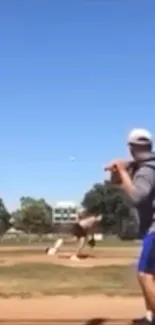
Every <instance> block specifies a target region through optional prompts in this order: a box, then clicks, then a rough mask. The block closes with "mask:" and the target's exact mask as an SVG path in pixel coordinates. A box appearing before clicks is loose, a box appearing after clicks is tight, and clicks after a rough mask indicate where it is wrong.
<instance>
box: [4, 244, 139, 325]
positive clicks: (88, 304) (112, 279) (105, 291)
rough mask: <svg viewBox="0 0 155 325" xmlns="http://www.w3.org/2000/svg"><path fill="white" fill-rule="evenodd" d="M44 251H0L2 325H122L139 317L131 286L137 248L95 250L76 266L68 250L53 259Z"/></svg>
mask: <svg viewBox="0 0 155 325" xmlns="http://www.w3.org/2000/svg"><path fill="white" fill-rule="evenodd" d="M45 248H46V246H45V245H39V246H37V245H33V246H30V245H29V246H1V247H0V306H1V320H0V322H2V323H3V324H4V323H5V324H6V323H10V322H11V323H12V324H13V321H14V322H15V323H16V324H17V323H18V322H20V324H22V322H26V323H25V324H28V323H29V324H30V321H31V322H32V323H33V324H34V322H35V321H36V323H37V324H39V323H40V324H45V323H46V322H47V321H48V324H50V323H52V322H53V324H56V323H57V324H58V323H59V324H60V323H64V322H65V321H66V322H70V323H76V324H77V323H78V324H86V323H87V322H88V321H93V322H98V323H90V324H92V325H93V324H99V323H100V324H101V323H103V322H105V321H107V320H108V319H110V322H111V319H113V321H114V320H115V323H116V321H117V323H119V324H120V323H122V322H123V323H124V319H130V318H132V317H135V316H139V315H140V314H141V313H142V312H143V302H142V300H141V298H140V290H139V286H138V283H137V280H136V276H135V271H136V258H137V255H138V254H139V247H138V246H126V247H124V246H110V247H108V246H106V247H104V246H98V247H96V248H95V249H94V251H93V252H91V255H88V256H87V255H86V256H83V258H82V259H81V261H80V262H72V261H71V260H70V259H69V257H70V255H71V253H72V252H73V250H74V247H73V245H69V246H66V247H65V248H63V250H61V252H60V253H59V254H58V256H56V257H51V256H48V255H46V254H45Z"/></svg>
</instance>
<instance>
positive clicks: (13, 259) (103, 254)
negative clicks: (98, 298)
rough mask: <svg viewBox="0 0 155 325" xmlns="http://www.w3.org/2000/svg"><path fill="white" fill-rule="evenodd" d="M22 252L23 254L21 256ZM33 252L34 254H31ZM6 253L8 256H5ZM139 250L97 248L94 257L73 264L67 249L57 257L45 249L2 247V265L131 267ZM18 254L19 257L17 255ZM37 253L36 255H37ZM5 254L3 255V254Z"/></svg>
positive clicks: (0, 250) (131, 248)
mask: <svg viewBox="0 0 155 325" xmlns="http://www.w3.org/2000/svg"><path fill="white" fill-rule="evenodd" d="M20 250H21V254H20ZM31 250H32V252H30V251H31ZM5 251H6V255H5ZM138 251H139V248H135V247H117V248H114V247H97V248H96V249H95V250H94V252H93V256H94V257H88V258H83V259H81V261H80V262H72V261H71V260H70V259H69V257H70V256H71V254H72V252H73V250H72V252H69V249H68V252H66V249H65V250H64V251H62V252H61V253H59V254H58V256H56V257H52V256H47V255H46V254H45V253H44V247H36V246H32V247H30V246H29V247H27V246H25V247H24V246H23V247H22V246H20V247H15V246H12V247H10V246H9V247H4V246H1V247H0V253H1V256H0V265H14V264H16V263H29V262H33V263H34V262H36V263H42V262H43V263H55V264H60V265H66V266H83V267H91V266H95V265H96V266H100V265H107V266H108V265H114V264H115V265H116V264H117V265H129V264H131V263H133V262H135V260H136V256H137V255H138ZM16 252H17V255H16ZM35 252H36V253H35ZM2 253H3V254H2Z"/></svg>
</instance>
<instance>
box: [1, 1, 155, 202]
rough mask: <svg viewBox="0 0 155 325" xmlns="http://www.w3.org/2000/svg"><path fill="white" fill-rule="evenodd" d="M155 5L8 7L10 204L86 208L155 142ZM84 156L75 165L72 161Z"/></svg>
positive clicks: (4, 167)
mask: <svg viewBox="0 0 155 325" xmlns="http://www.w3.org/2000/svg"><path fill="white" fill-rule="evenodd" d="M154 32H155V1H154V0H152V1H151V0H133V1H132V0H55V1H54V0H25V1H21V0H1V1H0V149H1V150H0V153H1V156H0V195H1V196H2V197H3V199H4V201H5V203H6V205H7V206H8V207H9V208H14V207H16V206H17V204H18V198H19V197H20V196H22V195H32V196H35V197H45V198H46V199H47V200H48V201H49V202H55V201H56V200H59V199H60V200H68V199H69V200H72V199H73V200H80V199H81V197H82V195H83V193H84V191H85V190H87V189H88V188H89V187H90V186H91V184H92V183H94V182H95V181H99V180H101V178H102V177H104V173H103V170H102V165H103V164H104V163H105V162H107V161H109V160H111V159H113V158H117V157H124V156H126V154H127V151H126V146H125V137H126V134H127V133H128V131H129V130H130V129H131V128H133V127H145V128H148V129H149V130H150V131H152V132H154V133H155V36H154ZM70 156H75V157H76V160H75V161H74V162H73V161H71V160H70V159H69V157H70Z"/></svg>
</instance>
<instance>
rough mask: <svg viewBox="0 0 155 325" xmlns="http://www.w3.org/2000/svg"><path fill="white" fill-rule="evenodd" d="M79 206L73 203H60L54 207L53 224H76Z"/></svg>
mask: <svg viewBox="0 0 155 325" xmlns="http://www.w3.org/2000/svg"><path fill="white" fill-rule="evenodd" d="M78 209H79V205H78V204H77V203H75V202H73V201H60V202H57V203H56V205H55V206H54V207H53V223H57V224H68V223H69V224H70V223H73V222H75V220H76V216H77V212H78Z"/></svg>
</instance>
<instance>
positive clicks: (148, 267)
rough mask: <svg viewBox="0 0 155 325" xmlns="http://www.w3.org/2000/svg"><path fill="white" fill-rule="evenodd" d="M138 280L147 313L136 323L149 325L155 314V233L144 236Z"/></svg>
mask: <svg viewBox="0 0 155 325" xmlns="http://www.w3.org/2000/svg"><path fill="white" fill-rule="evenodd" d="M138 281H139V284H140V286H141V289H142V293H143V297H144V301H145V306H146V314H145V317H144V318H142V319H140V320H135V321H134V323H138V324H142V325H143V324H144V325H149V324H152V323H153V322H154V314H155V233H151V234H148V235H147V236H146V237H145V238H144V241H143V248H142V253H141V256H140V260H139V265H138Z"/></svg>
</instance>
